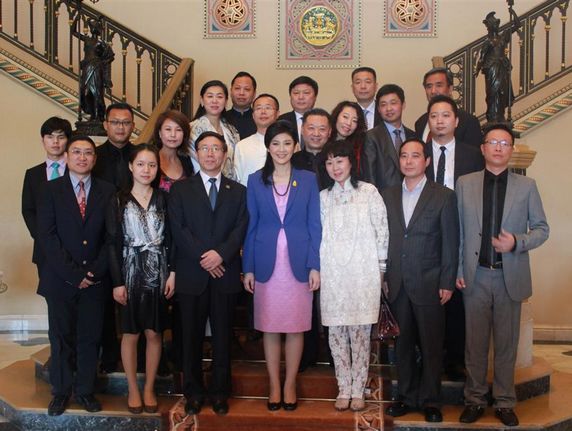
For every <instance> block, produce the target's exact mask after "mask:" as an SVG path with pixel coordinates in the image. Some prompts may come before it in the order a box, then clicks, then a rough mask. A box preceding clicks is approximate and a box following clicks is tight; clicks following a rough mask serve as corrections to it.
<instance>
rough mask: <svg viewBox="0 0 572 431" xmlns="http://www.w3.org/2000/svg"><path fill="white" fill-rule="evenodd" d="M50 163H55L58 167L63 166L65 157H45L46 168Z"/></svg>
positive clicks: (50, 165) (49, 166)
mask: <svg viewBox="0 0 572 431" xmlns="http://www.w3.org/2000/svg"><path fill="white" fill-rule="evenodd" d="M52 163H57V164H58V165H59V166H60V168H63V167H64V166H65V165H66V158H65V157H62V158H60V159H58V160H52V159H46V166H47V167H48V168H51V167H52Z"/></svg>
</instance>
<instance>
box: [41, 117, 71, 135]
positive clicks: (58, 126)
mask: <svg viewBox="0 0 572 431" xmlns="http://www.w3.org/2000/svg"><path fill="white" fill-rule="evenodd" d="M58 131H62V132H64V135H66V138H68V139H69V138H71V134H72V128H71V124H70V122H69V121H68V120H65V119H63V118H60V117H50V118H48V119H47V120H46V121H44V123H43V124H42V127H40V135H41V136H42V138H43V137H44V136H46V135H51V134H52V133H54V132H58Z"/></svg>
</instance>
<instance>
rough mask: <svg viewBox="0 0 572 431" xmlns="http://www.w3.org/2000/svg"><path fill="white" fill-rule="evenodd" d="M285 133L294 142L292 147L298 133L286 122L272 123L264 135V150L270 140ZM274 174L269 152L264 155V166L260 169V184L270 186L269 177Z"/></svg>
mask: <svg viewBox="0 0 572 431" xmlns="http://www.w3.org/2000/svg"><path fill="white" fill-rule="evenodd" d="M282 133H286V134H287V135H289V136H290V137H291V138H292V140H293V141H294V145H296V144H297V143H298V132H297V131H296V130H294V128H293V127H292V124H290V123H289V122H288V121H284V120H279V121H276V122H275V123H272V124H271V125H270V126H268V128H267V129H266V134H265V135H264V146H265V147H266V149H268V148H269V147H270V143H271V142H272V140H273V139H274V138H275V137H276V136H278V135H280V134H282ZM273 173H274V161H273V160H272V156H271V155H270V153H269V152H267V153H266V161H265V162H264V166H263V167H262V182H263V183H264V184H265V185H267V186H269V185H270V184H271V181H270V177H271V176H272V174H273Z"/></svg>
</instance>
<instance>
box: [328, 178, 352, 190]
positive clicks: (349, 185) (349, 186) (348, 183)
mask: <svg viewBox="0 0 572 431" xmlns="http://www.w3.org/2000/svg"><path fill="white" fill-rule="evenodd" d="M351 178H352V177H351V176H349V177H348V178H347V179H346V180H345V181H344V187H343V188H342V186H341V185H340V183H338V182H337V181H334V186H333V187H332V190H333V191H335V192H337V193H344V192H349V191H351V190H353V189H354V186H352V182H351Z"/></svg>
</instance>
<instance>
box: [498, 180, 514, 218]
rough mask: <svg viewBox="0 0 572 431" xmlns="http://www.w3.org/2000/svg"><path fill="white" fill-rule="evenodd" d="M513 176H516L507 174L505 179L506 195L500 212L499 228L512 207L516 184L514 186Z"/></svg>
mask: <svg viewBox="0 0 572 431" xmlns="http://www.w3.org/2000/svg"><path fill="white" fill-rule="evenodd" d="M513 175H516V174H513V173H511V172H509V173H508V176H507V179H506V193H505V196H504V207H503V210H502V222H501V226H502V225H504V222H505V220H506V218H507V217H508V214H509V212H510V209H511V207H512V204H513V202H514V198H515V196H516V184H515V181H514V178H512V176H513Z"/></svg>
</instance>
